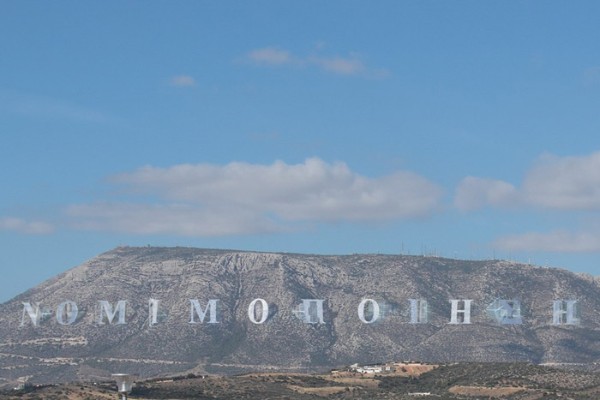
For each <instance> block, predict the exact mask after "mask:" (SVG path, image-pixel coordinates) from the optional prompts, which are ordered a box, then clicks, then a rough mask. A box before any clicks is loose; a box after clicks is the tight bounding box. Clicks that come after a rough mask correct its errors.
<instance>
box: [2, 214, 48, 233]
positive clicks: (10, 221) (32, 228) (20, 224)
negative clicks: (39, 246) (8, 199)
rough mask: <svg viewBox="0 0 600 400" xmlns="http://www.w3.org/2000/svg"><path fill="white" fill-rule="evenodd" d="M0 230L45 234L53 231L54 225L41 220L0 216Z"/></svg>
mask: <svg viewBox="0 0 600 400" xmlns="http://www.w3.org/2000/svg"><path fill="white" fill-rule="evenodd" d="M0 230H4V231H14V232H19V233H25V234H29V235H45V234H49V233H52V232H54V227H53V226H52V225H50V224H48V223H46V222H42V221H25V220H23V219H20V218H14V217H6V218H0Z"/></svg>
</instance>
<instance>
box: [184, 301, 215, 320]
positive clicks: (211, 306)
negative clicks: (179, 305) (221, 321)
mask: <svg viewBox="0 0 600 400" xmlns="http://www.w3.org/2000/svg"><path fill="white" fill-rule="evenodd" d="M217 301H218V300H216V299H211V300H209V301H208V304H207V305H206V307H204V310H203V309H202V307H201V306H200V303H199V302H198V300H196V299H190V303H191V309H190V324H197V322H196V321H195V320H194V315H197V316H198V318H199V319H200V323H203V322H204V317H206V312H207V311H208V312H210V319H209V320H208V323H209V324H218V322H217Z"/></svg>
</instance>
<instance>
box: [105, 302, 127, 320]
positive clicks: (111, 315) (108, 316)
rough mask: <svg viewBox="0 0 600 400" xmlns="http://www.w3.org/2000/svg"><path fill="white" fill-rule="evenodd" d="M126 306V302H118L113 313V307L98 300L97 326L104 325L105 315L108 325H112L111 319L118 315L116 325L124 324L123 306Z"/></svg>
mask: <svg viewBox="0 0 600 400" xmlns="http://www.w3.org/2000/svg"><path fill="white" fill-rule="evenodd" d="M126 304H127V300H119V301H118V302H117V307H115V310H114V311H113V306H112V304H110V303H109V302H108V301H106V300H100V301H99V302H98V305H99V306H100V308H99V313H98V325H104V316H105V315H106V319H107V320H108V323H109V324H110V325H112V323H113V319H115V316H116V315H117V314H119V319H118V320H117V325H123V324H125V305H126Z"/></svg>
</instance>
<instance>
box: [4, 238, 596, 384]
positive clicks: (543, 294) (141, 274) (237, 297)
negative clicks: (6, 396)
mask: <svg viewBox="0 0 600 400" xmlns="http://www.w3.org/2000/svg"><path fill="white" fill-rule="evenodd" d="M303 300H304V302H303ZM411 300H412V302H411ZM416 300H418V301H419V302H416ZM453 300H454V301H453ZM469 300H470V301H469ZM453 303H454V304H453ZM303 304H304V306H303ZM469 304H470V315H465V314H468V313H465V312H462V311H463V310H465V309H466V308H468V307H469ZM250 305H252V306H253V307H252V309H251V310H250V311H249V306H250ZM359 305H360V306H361V307H360V310H361V311H362V313H360V315H359ZM453 309H454V311H453ZM599 311H600V287H599V285H598V282H597V281H596V280H595V279H594V278H593V277H591V276H586V275H578V274H574V273H571V272H568V271H565V270H560V269H553V268H543V267H536V266H531V265H524V264H518V263H513V262H508V261H498V260H489V261H464V260H454V259H444V258H438V257H422V256H420V257H419V256H406V255H372V254H355V255H344V256H323V255H304V254H284V253H257V252H244V251H229V250H206V249H194V248H179V247H177V248H157V247H143V248H135V247H119V248H116V249H114V250H112V251H109V252H107V253H104V254H101V255H99V256H97V257H95V258H93V259H92V260H89V261H87V262H85V263H84V264H82V265H80V266H78V267H76V268H73V269H71V270H69V271H67V272H65V273H63V274H61V275H59V276H57V277H55V278H52V279H50V280H48V281H46V282H44V283H42V284H41V285H39V286H37V287H35V288H33V289H30V290H28V291H26V292H25V293H23V294H21V295H19V296H17V297H15V298H14V299H12V300H10V301H8V302H6V303H4V304H2V305H0V365H1V367H0V379H2V380H3V381H0V385H1V384H2V383H5V384H13V383H14V382H15V381H16V380H17V379H19V378H20V379H21V380H29V381H30V382H32V383H44V382H57V381H72V380H77V379H84V380H89V379H97V378H100V377H107V376H109V374H110V373H114V372H127V373H133V374H136V375H138V376H141V377H152V376H162V375H168V374H175V373H177V374H181V373H187V372H194V373H196V374H198V373H199V374H202V373H236V372H243V371H251V370H253V371H255V370H276V371H281V370H309V371H310V370H323V369H326V368H330V367H333V366H339V365H345V364H351V363H355V362H358V363H363V364H366V363H375V362H383V361H399V360H420V361H428V362H453V361H477V362H506V361H509V362H515V361H522V362H533V363H594V362H598V361H599V360H600V313H599ZM453 313H454V316H453ZM469 317H470V318H469ZM361 318H362V320H361ZM469 319H470V321H468V320H469ZM415 322H416V323H415ZM452 322H456V323H452ZM463 322H470V323H463ZM519 322H521V323H519Z"/></svg>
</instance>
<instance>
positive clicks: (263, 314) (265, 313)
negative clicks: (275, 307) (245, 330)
mask: <svg viewBox="0 0 600 400" xmlns="http://www.w3.org/2000/svg"><path fill="white" fill-rule="evenodd" d="M256 303H260V320H258V321H257V320H256ZM268 317H269V305H268V304H267V302H266V301H264V300H263V299H254V300H252V302H251V303H250V305H249V306H248V318H249V319H250V322H252V323H253V324H262V323H263V322H265V321H266V320H267V318H268Z"/></svg>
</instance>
